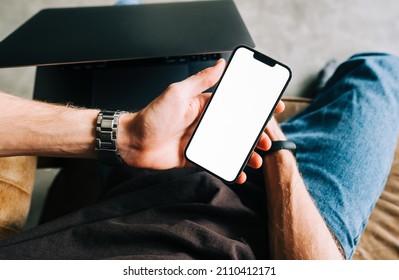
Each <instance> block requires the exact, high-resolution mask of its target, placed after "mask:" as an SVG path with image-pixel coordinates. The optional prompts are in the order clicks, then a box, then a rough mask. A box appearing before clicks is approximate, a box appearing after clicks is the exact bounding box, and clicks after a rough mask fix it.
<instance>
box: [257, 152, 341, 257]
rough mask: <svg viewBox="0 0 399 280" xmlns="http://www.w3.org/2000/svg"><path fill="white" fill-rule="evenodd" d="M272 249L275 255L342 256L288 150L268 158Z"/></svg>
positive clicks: (265, 164)
mask: <svg viewBox="0 0 399 280" xmlns="http://www.w3.org/2000/svg"><path fill="white" fill-rule="evenodd" d="M264 173H265V181H266V182H265V183H266V186H267V197H268V205H269V209H268V210H269V211H268V215H269V234H270V249H271V254H272V257H273V258H275V259H342V255H341V253H340V250H339V249H338V248H339V247H338V245H337V244H336V242H335V239H334V237H333V236H332V234H331V233H330V231H329V229H328V227H327V225H326V224H325V222H324V220H323V218H322V217H321V215H320V213H319V211H318V210H317V208H316V206H315V204H314V202H313V201H312V199H311V197H310V195H309V193H308V191H307V189H306V187H305V185H304V182H303V180H302V178H301V176H300V173H299V171H298V168H297V165H296V160H295V158H294V156H293V155H292V154H291V153H290V152H289V151H287V150H283V151H279V152H276V153H273V154H271V155H268V156H266V157H265V159H264Z"/></svg>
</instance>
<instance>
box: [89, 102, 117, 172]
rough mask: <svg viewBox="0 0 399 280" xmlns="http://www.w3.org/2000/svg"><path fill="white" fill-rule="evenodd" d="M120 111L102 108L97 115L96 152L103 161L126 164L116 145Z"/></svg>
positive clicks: (105, 162)
mask: <svg viewBox="0 0 399 280" xmlns="http://www.w3.org/2000/svg"><path fill="white" fill-rule="evenodd" d="M120 115H121V112H120V111H108V110H102V111H101V112H100V113H99V114H98V116H97V124H96V148H95V150H96V152H97V155H98V158H99V160H100V162H101V163H104V164H107V165H122V164H124V162H123V160H122V158H121V156H120V154H119V150H118V149H117V147H116V140H117V137H116V136H117V134H118V125H119V117H120Z"/></svg>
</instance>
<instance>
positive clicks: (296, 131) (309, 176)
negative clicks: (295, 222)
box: [281, 54, 399, 258]
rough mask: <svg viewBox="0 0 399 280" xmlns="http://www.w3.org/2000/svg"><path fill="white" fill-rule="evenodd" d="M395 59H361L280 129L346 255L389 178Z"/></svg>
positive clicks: (397, 101)
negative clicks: (293, 147)
mask: <svg viewBox="0 0 399 280" xmlns="http://www.w3.org/2000/svg"><path fill="white" fill-rule="evenodd" d="M398 120H399V58H397V57H394V56H390V55H386V54H360V55H356V56H354V57H352V58H350V59H349V60H348V61H347V62H345V63H344V64H342V65H341V66H340V67H339V68H338V69H337V71H336V72H335V74H334V75H333V76H332V78H331V79H330V80H329V82H328V83H327V84H326V86H325V87H324V88H323V89H322V90H321V92H320V93H319V94H318V96H317V97H316V98H315V100H314V102H313V103H312V104H311V105H310V106H309V107H308V108H307V109H306V110H305V111H304V112H302V113H301V114H299V115H298V116H296V117H294V118H293V119H291V120H289V121H287V122H285V123H283V124H282V125H281V127H282V129H283V131H284V132H285V134H286V136H287V138H288V139H290V140H292V141H294V142H295V143H296V144H297V148H298V150H297V159H298V166H299V169H300V171H301V173H302V175H303V179H304V181H305V184H306V186H307V188H308V191H309V193H310V195H311V196H312V198H313V199H314V201H315V203H316V205H317V206H318V208H319V210H320V212H321V214H322V216H323V217H324V219H325V221H326V222H327V224H328V226H329V227H330V229H331V230H332V232H333V233H334V234H335V236H336V238H337V239H338V241H339V242H340V243H341V245H342V247H343V249H344V251H345V255H346V257H347V258H350V257H351V256H352V254H353V252H354V249H355V246H356V244H357V242H358V240H359V237H360V235H361V233H362V231H363V229H364V227H365V225H366V222H367V220H368V217H369V215H370V213H371V211H372V209H373V208H374V206H375V203H376V201H377V199H378V197H379V195H380V194H381V192H382V190H383V188H384V186H385V182H386V178H387V176H388V174H389V171H390V167H391V164H392V159H393V155H394V150H395V147H396V142H397V138H398V131H399V121H398Z"/></svg>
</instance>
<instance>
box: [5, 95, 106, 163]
mask: <svg viewBox="0 0 399 280" xmlns="http://www.w3.org/2000/svg"><path fill="white" fill-rule="evenodd" d="M0 114H1V116H2V125H1V126H0V133H1V135H2V137H1V138H0V156H15V155H40V156H65V157H85V158H95V152H94V145H95V142H94V141H95V122H96V117H97V114H98V110H90V109H77V108H72V107H67V106H61V105H59V106H57V105H53V104H47V103H43V102H37V101H32V100H25V99H21V98H18V97H14V96H10V95H7V94H4V93H0Z"/></svg>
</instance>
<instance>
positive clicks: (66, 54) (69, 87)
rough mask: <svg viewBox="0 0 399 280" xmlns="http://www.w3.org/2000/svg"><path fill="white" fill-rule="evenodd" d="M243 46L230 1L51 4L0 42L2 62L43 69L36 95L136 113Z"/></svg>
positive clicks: (243, 32)
mask: <svg viewBox="0 0 399 280" xmlns="http://www.w3.org/2000/svg"><path fill="white" fill-rule="evenodd" d="M242 44H243V45H248V46H251V47H254V42H253V40H252V38H251V36H250V34H249V32H248V30H247V28H246V26H245V24H244V22H243V20H242V18H241V16H240V14H239V12H238V10H237V8H236V6H235V4H234V2H233V1H230V0H221V1H198V2H178V3H162V4H143V5H128V6H104V7H78V8H56V9H45V10H42V11H40V12H38V13H37V14H36V15H34V16H33V17H32V18H30V19H29V20H28V21H27V22H25V23H24V24H23V25H22V26H20V27H19V28H18V29H17V30H16V31H14V32H13V33H12V34H11V35H9V36H8V37H7V38H5V39H4V40H3V41H2V42H0V67H22V66H37V71H36V80H35V87H34V95H33V96H34V98H35V99H37V100H44V101H48V102H56V103H69V104H74V105H77V106H85V107H95V108H101V109H113V110H128V111H135V110H139V109H141V108H143V107H145V106H146V105H147V104H148V103H149V102H151V101H152V100H153V99H154V98H156V97H157V96H158V95H159V94H160V93H162V92H163V90H164V89H166V87H167V86H168V85H169V84H171V83H174V82H177V81H180V80H183V79H185V78H187V77H188V76H190V75H193V74H195V73H197V72H198V71H200V70H202V69H204V68H206V67H208V66H211V65H213V64H214V63H215V62H216V61H217V60H218V59H219V58H220V57H224V58H228V57H229V56H230V53H231V51H232V50H233V49H234V48H235V47H236V46H238V45H242Z"/></svg>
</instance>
